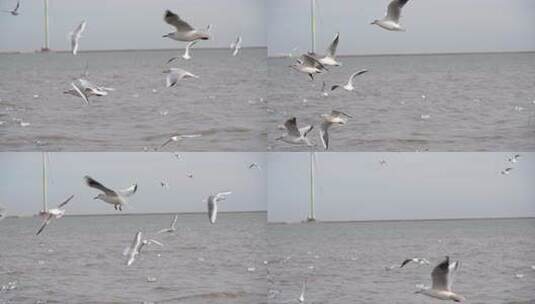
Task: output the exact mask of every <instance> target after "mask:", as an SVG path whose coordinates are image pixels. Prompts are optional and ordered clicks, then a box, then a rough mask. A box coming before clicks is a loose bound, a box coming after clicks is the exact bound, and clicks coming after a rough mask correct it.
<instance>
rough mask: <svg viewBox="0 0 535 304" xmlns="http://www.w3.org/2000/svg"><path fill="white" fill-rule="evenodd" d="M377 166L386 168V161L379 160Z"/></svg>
mask: <svg viewBox="0 0 535 304" xmlns="http://www.w3.org/2000/svg"><path fill="white" fill-rule="evenodd" d="M379 165H381V166H386V165H387V162H386V160H384V159H381V160H380V161H379Z"/></svg>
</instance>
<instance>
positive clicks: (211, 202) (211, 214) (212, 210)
mask: <svg viewBox="0 0 535 304" xmlns="http://www.w3.org/2000/svg"><path fill="white" fill-rule="evenodd" d="M207 201H208V202H207V205H208V220H209V221H210V224H213V223H215V220H216V217H217V207H216V203H215V197H214V196H213V195H210V196H209V197H208V200H207Z"/></svg>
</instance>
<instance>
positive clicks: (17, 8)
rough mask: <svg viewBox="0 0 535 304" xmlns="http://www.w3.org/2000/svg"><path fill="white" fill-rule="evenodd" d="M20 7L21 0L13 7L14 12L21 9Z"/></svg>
mask: <svg viewBox="0 0 535 304" xmlns="http://www.w3.org/2000/svg"><path fill="white" fill-rule="evenodd" d="M19 7H20V0H19V1H17V5H16V6H15V8H14V9H13V11H14V12H17V11H18V10H19Z"/></svg>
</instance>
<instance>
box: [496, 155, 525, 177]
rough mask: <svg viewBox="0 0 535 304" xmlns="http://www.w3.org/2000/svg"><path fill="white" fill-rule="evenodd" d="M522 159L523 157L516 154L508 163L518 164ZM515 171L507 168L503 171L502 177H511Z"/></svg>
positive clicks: (509, 158) (508, 159)
mask: <svg viewBox="0 0 535 304" xmlns="http://www.w3.org/2000/svg"><path fill="white" fill-rule="evenodd" d="M520 157H521V155H520V154H515V155H513V156H511V157H508V158H507V161H508V162H509V163H511V164H516V163H517V162H518V161H519V160H520ZM513 169H514V168H513V167H507V168H505V169H503V170H502V171H501V172H500V174H501V175H509V174H511V172H513Z"/></svg>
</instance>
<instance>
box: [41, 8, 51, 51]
mask: <svg viewBox="0 0 535 304" xmlns="http://www.w3.org/2000/svg"><path fill="white" fill-rule="evenodd" d="M44 7H45V12H44V13H45V46H44V47H43V48H41V52H47V51H49V50H50V46H49V38H48V0H44Z"/></svg>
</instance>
